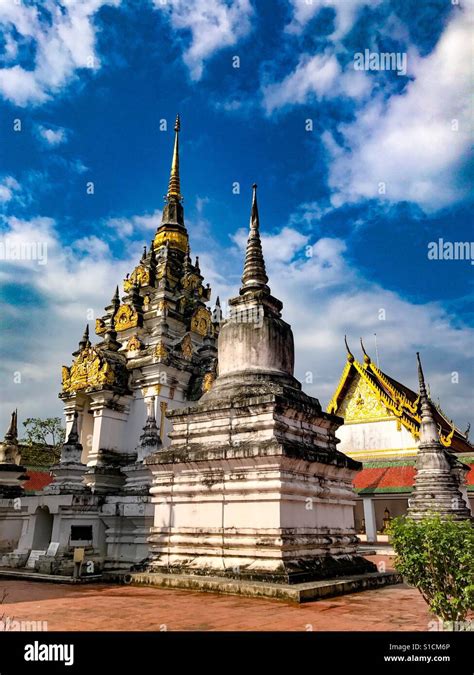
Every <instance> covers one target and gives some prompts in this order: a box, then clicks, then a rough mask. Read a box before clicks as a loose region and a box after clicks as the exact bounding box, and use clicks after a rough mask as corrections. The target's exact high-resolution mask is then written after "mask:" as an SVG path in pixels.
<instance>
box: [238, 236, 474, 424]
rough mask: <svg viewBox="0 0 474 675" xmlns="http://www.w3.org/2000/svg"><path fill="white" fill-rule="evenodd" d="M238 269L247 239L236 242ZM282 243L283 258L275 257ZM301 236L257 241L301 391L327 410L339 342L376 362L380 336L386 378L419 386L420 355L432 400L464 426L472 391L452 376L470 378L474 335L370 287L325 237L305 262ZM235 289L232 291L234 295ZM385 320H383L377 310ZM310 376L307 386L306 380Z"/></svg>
mask: <svg viewBox="0 0 474 675" xmlns="http://www.w3.org/2000/svg"><path fill="white" fill-rule="evenodd" d="M234 240H235V241H236V243H238V244H239V248H240V262H239V267H240V268H241V266H242V259H243V253H244V250H245V237H243V236H241V234H240V232H239V233H238V236H236V237H234ZM284 242H293V244H289V245H288V247H287V250H286V253H287V255H278V254H275V251H278V249H279V247H280V246H281V245H282V243H284ZM307 243H308V240H307V238H306V237H302V235H301V234H300V233H299V232H297V231H295V230H292V229H291V228H288V227H286V228H284V229H283V230H282V231H281V232H279V233H277V234H275V235H264V236H263V237H262V245H263V252H264V256H265V261H266V266H267V273H268V276H269V285H270V287H271V290H272V293H273V294H274V295H275V296H276V297H278V298H280V299H281V300H282V301H283V303H284V308H283V318H284V319H285V320H286V321H288V323H290V324H291V326H292V328H293V332H294V337H295V349H296V375H297V377H298V378H299V379H300V380H301V381H302V383H303V389H304V390H305V391H306V392H307V393H309V394H311V395H313V396H316V397H317V398H319V399H320V401H321V404H322V405H323V406H325V405H326V404H327V403H328V401H329V399H330V398H331V396H332V394H333V393H334V390H335V388H336V386H337V383H338V381H339V378H340V375H341V372H342V369H343V367H344V363H345V358H346V352H345V347H344V335H345V334H347V335H348V336H349V342H350V346H351V348H352V350H353V352H354V354H356V355H359V356H360V348H359V337H362V338H364V342H365V345H366V348H367V349H368V351H369V353H370V354H371V355H372V357H373V358H374V360H375V353H374V352H375V350H374V333H376V334H377V339H378V350H379V354H380V366H381V368H382V369H383V370H384V371H385V372H387V373H388V374H389V375H391V376H393V377H394V378H395V379H397V380H399V381H401V382H403V383H405V384H406V385H407V386H410V387H412V388H415V389H416V387H417V371H416V359H415V353H416V351H418V350H419V351H421V353H422V357H423V361H424V364H425V371H426V375H427V379H428V381H429V383H430V385H431V394H432V396H433V398H434V400H437V399H438V398H439V399H440V401H441V405H442V407H443V408H444V409H445V411H446V412H447V414H449V415H451V416H452V417H453V418H454V421H455V422H456V421H458V423H459V424H460V425H461V427H462V426H463V424H466V422H467V421H468V420H469V418H470V417H471V416H472V392H471V388H470V383H469V381H468V378H467V377H464V376H463V375H461V377H460V381H459V383H458V384H453V383H452V378H451V374H452V372H454V371H456V372H459V373H461V374H465V373H469V372H472V369H473V368H474V330H473V329H472V328H469V327H466V326H459V325H457V324H456V322H455V317H451V316H450V315H449V313H448V312H447V311H446V309H445V308H443V306H442V305H441V304H440V303H437V302H429V303H420V304H415V303H412V302H410V301H408V300H406V299H404V298H403V297H401V296H400V295H399V294H397V293H395V292H392V291H388V290H385V289H383V288H382V287H380V286H379V285H378V284H377V283H374V282H371V281H369V280H367V279H365V278H364V276H363V275H362V274H361V273H360V272H359V271H358V270H357V269H355V268H354V267H351V266H349V265H348V263H347V262H346V243H345V242H344V241H343V240H341V239H335V238H328V237H325V238H322V239H319V240H318V241H317V242H316V243H315V244H314V246H313V248H312V256H311V257H308V256H307V254H306V253H307V250H306V245H307ZM236 290H237V287H234V288H233V289H232V292H233V293H235V292H236ZM381 309H383V310H384V311H385V317H386V318H385V320H380V318H379V317H380V316H382V315H381V314H380V310H381ZM308 373H309V374H310V377H309V378H308V379H310V380H311V379H312V381H309V382H307V381H305V378H306V375H307V374H308Z"/></svg>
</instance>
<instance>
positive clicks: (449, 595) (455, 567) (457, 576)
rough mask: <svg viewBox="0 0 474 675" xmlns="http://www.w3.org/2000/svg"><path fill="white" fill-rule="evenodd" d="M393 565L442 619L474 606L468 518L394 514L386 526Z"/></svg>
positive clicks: (473, 533)
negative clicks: (416, 519) (413, 516)
mask: <svg viewBox="0 0 474 675" xmlns="http://www.w3.org/2000/svg"><path fill="white" fill-rule="evenodd" d="M389 534H390V540H391V543H392V545H393V548H394V550H395V554H396V557H395V568H396V569H397V571H398V572H400V574H401V575H402V576H403V577H404V579H405V581H406V582H407V583H408V584H410V585H411V586H414V587H415V588H417V589H418V590H419V591H420V593H421V595H422V596H423V598H424V600H425V601H426V602H427V604H428V607H429V609H430V612H432V613H433V614H435V615H436V616H437V617H438V618H440V619H442V620H443V621H445V622H449V623H451V622H456V623H457V622H460V621H464V620H465V619H466V618H467V616H468V614H469V612H470V611H472V610H474V528H473V526H472V523H471V522H470V521H468V520H463V521H455V520H453V519H452V518H449V519H441V518H440V517H439V516H433V517H429V518H424V519H423V520H421V521H414V520H411V519H410V518H406V517H401V518H395V519H394V520H393V521H392V522H391V524H390V529H389Z"/></svg>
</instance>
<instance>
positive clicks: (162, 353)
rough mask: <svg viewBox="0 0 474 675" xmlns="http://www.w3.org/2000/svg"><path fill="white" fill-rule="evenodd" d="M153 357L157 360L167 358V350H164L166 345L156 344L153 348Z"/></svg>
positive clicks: (162, 343)
mask: <svg viewBox="0 0 474 675" xmlns="http://www.w3.org/2000/svg"><path fill="white" fill-rule="evenodd" d="M154 354H155V356H156V357H157V358H159V359H165V358H166V357H167V356H168V350H167V349H166V345H165V343H164V342H161V341H160V342H158V344H157V345H156V347H155V352H154Z"/></svg>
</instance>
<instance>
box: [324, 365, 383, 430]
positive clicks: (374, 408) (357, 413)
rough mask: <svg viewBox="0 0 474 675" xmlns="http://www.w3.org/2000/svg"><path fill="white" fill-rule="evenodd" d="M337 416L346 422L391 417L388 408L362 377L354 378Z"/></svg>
mask: <svg viewBox="0 0 474 675" xmlns="http://www.w3.org/2000/svg"><path fill="white" fill-rule="evenodd" d="M337 414H338V415H340V416H341V417H344V419H345V421H346V422H371V421H373V420H374V419H387V417H390V414H389V412H388V411H387V409H386V407H385V406H384V405H383V403H382V402H381V401H380V400H379V399H378V398H377V396H376V395H375V394H374V392H373V391H371V389H370V387H369V385H368V384H367V382H365V380H363V379H362V377H360V376H358V377H357V376H356V377H355V378H354V381H353V382H352V384H351V386H350V387H349V390H348V392H347V395H346V397H345V400H344V401H343V403H342V405H341V406H340V408H339V409H338V411H337Z"/></svg>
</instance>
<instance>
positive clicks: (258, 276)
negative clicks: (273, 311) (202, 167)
mask: <svg viewBox="0 0 474 675" xmlns="http://www.w3.org/2000/svg"><path fill="white" fill-rule="evenodd" d="M252 191H253V192H252V209H251V212H250V232H249V236H248V239H247V250H246V252H245V264H244V273H243V275H242V286H241V288H240V294H241V295H244V294H245V293H247V292H249V291H264V292H265V293H266V294H267V295H269V294H270V289H269V288H268V286H267V283H268V277H267V272H266V270H265V261H264V259H263V252H262V242H261V240H260V220H259V216H258V205H257V185H256V183H254V184H253V185H252Z"/></svg>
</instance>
